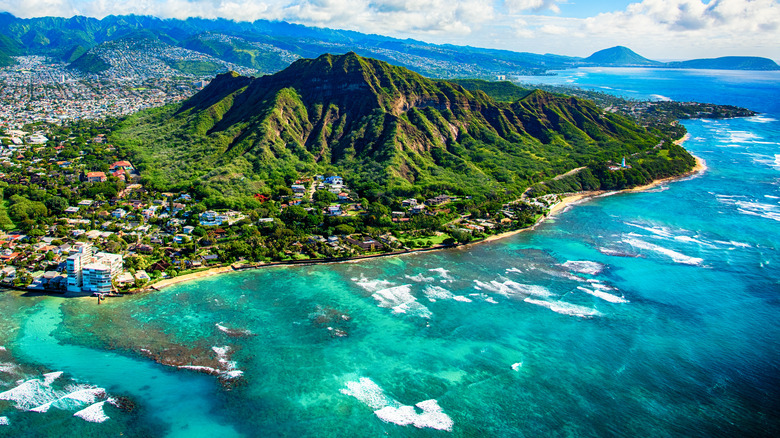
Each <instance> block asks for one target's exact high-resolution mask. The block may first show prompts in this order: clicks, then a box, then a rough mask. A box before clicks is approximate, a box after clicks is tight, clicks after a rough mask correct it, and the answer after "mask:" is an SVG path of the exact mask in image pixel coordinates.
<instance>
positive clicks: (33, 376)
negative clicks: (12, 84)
mask: <svg viewBox="0 0 780 438" xmlns="http://www.w3.org/2000/svg"><path fill="white" fill-rule="evenodd" d="M524 80H527V81H530V82H538V81H545V82H546V83H557V84H570V85H576V86H580V87H583V88H589V89H595V90H600V91H606V92H609V93H614V94H618V95H624V96H629V97H634V98H639V99H664V98H670V99H674V100H697V101H703V102H712V103H721V104H733V105H740V106H745V107H748V108H750V109H753V110H756V111H759V112H760V113H761V114H760V115H758V116H756V117H751V118H744V119H731V120H692V121H685V122H684V124H685V126H686V128H687V129H688V131H689V132H690V134H691V139H690V140H688V141H687V142H686V143H685V147H686V148H687V149H689V150H690V151H691V152H692V153H694V154H695V155H697V156H699V157H701V158H703V159H704V160H705V161H706V163H707V166H708V169H707V171H706V172H704V173H703V174H699V175H696V176H693V177H690V178H686V179H683V180H678V181H674V182H669V183H664V184H662V185H660V186H657V187H655V188H653V189H650V190H648V191H645V192H641V193H618V194H612V195H609V196H602V197H599V198H596V199H592V200H589V201H587V202H583V203H580V204H578V205H573V206H570V207H568V208H567V209H566V210H565V211H564V212H563V213H561V214H559V215H558V216H555V217H553V218H551V219H550V220H547V221H546V222H544V223H542V224H541V225H540V226H538V227H537V228H536V229H535V230H533V231H531V232H525V233H521V234H518V235H514V236H511V237H507V238H505V239H501V240H498V241H494V242H490V243H483V244H478V245H473V246H468V247H465V248H459V249H453V250H445V251H439V252H432V253H421V254H413V255H407V256H401V257H395V258H383V259H373V260H365V261H360V262H359V263H342V264H332V265H318V266H296V267H278V268H269V269H262V270H254V271H245V272H238V273H230V274H225V275H220V276H215V277H209V278H205V279H201V280H197V281H193V282H190V283H185V284H179V285H175V286H172V287H169V288H166V289H164V290H162V291H160V292H153V293H146V294H140V295H135V296H128V297H124V298H119V299H109V300H107V301H104V302H103V303H102V304H100V305H97V304H96V302H95V301H94V300H92V299H63V298H59V297H34V296H24V294H22V293H20V292H16V291H5V292H3V293H1V294H0V345H2V347H1V348H0V435H8V436H62V435H65V434H68V435H70V436H101V437H102V436H114V435H120V434H122V435H123V436H131V437H133V436H139V437H140V436H143V437H146V436H150V437H158V436H159V437H213V436H220V437H233V436H245V437H251V436H295V437H298V436H301V437H306V436H317V437H323V436H365V437H374V436H399V437H407V436H411V437H416V436H426V437H427V436H458V437H461V436H462V437H471V436H491V437H522V436H528V437H536V436H567V437H579V436H685V437H691V436H693V437H697V436H701V437H713V436H723V437H733V436H751V437H753V436H756V437H758V436H766V437H770V436H780V410H779V409H778V406H780V318H779V317H778V315H779V314H780V271H778V267H779V266H780V254H778V246H780V121H778V120H780V73H778V72H726V71H701V70H700V71H696V70H661V69H578V70H570V71H563V72H559V74H558V75H557V76H551V77H541V78H540V77H533V78H524ZM156 360H161V361H164V362H166V363H168V364H169V365H162V364H158V363H157V362H156Z"/></svg>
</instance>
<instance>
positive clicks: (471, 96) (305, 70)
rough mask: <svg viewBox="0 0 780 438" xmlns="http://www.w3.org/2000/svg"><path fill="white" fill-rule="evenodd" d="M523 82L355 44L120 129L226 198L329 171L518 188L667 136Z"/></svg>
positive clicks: (139, 158)
mask: <svg viewBox="0 0 780 438" xmlns="http://www.w3.org/2000/svg"><path fill="white" fill-rule="evenodd" d="M504 87H505V88H507V89H509V90H511V89H510V88H509V87H506V86H505V85H504ZM517 88H519V87H517ZM515 91H516V90H515ZM513 92H514V91H513ZM523 93H525V95H524V96H523V97H522V98H520V99H516V100H514V101H512V102H498V101H496V100H495V99H493V98H491V97H489V96H488V95H487V94H486V93H484V92H482V91H479V90H474V91H470V90H468V89H466V88H464V87H463V86H461V85H458V84H456V83H452V82H448V81H434V80H431V79H427V78H425V77H422V76H420V75H419V74H417V73H414V72H411V71H409V70H406V69H404V68H401V67H397V66H392V65H390V64H387V63H385V62H381V61H376V60H372V59H367V58H362V57H359V56H357V55H355V54H354V53H349V54H346V55H342V56H332V55H323V56H320V57H319V58H317V59H304V60H299V61H296V62H295V63H293V64H292V65H291V66H290V67H289V68H287V69H286V70H284V71H282V72H279V73H277V74H275V75H272V76H264V77H260V78H247V77H240V76H238V75H236V74H224V75H220V76H218V77H217V78H215V79H214V80H213V81H212V82H211V84H209V86H208V87H206V88H205V89H204V90H202V91H201V92H200V93H198V94H197V95H195V96H194V97H192V98H191V99H190V100H188V101H187V102H185V103H184V104H183V105H180V106H169V107H165V108H161V109H155V110H150V111H146V112H142V113H139V114H136V115H134V116H131V117H130V118H128V119H126V120H125V121H124V122H123V123H122V124H121V125H120V126H119V128H118V129H117V130H116V132H115V133H114V134H113V138H112V141H113V142H114V143H115V144H117V145H119V146H120V147H123V148H125V149H126V150H127V151H128V153H130V154H132V156H133V159H134V160H135V161H134V162H137V163H138V167H139V168H140V169H141V173H142V175H143V176H144V178H145V179H146V180H147V182H149V183H151V184H153V185H155V186H157V187H160V188H177V187H178V188H189V189H192V190H196V191H198V192H200V195H201V196H203V197H224V198H231V199H233V198H235V197H241V196H246V195H250V194H252V193H258V192H265V193H267V192H270V191H271V190H272V189H273V187H275V186H277V185H287V184H289V183H291V182H292V181H294V180H295V179H297V178H298V177H299V176H300V175H302V174H312V173H316V172H320V173H321V172H326V171H332V172H336V173H339V174H343V175H344V176H345V178H346V179H347V181H348V182H349V183H350V185H351V186H353V187H355V188H357V189H359V190H361V191H363V192H365V193H368V192H372V191H373V193H376V192H385V193H411V194H413V193H428V192H435V191H439V192H441V191H449V192H451V193H461V194H483V195H485V194H491V193H492V194H493V196H500V197H509V196H519V194H520V193H522V192H523V191H524V190H525V189H526V188H527V187H529V186H531V185H532V184H534V183H537V182H539V181H543V180H546V179H549V178H551V177H553V176H555V175H558V174H560V173H563V172H566V171H568V170H570V169H572V168H575V167H580V166H583V165H588V164H593V163H605V162H608V161H610V160H612V161H617V160H619V159H620V158H621V157H622V156H625V155H632V154H634V155H635V154H640V153H642V152H643V151H649V152H648V153H652V151H653V150H654V149H653V148H654V146H656V145H658V144H659V143H660V141H661V138H659V137H657V136H655V135H653V134H651V133H649V132H647V131H646V130H645V129H644V128H641V127H639V126H637V125H636V124H634V123H633V122H631V121H630V120H628V119H626V118H623V117H621V116H618V115H615V114H611V113H604V112H603V111H602V110H601V109H599V108H598V107H596V106H595V105H594V104H593V103H591V102H589V101H586V100H582V99H576V98H572V97H567V96H562V95H555V94H551V93H547V92H543V91H539V90H536V91H533V92H525V91H523Z"/></svg>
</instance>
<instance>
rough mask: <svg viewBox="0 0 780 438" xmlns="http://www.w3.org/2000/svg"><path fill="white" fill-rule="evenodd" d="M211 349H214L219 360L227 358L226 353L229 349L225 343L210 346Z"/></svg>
mask: <svg viewBox="0 0 780 438" xmlns="http://www.w3.org/2000/svg"><path fill="white" fill-rule="evenodd" d="M211 350H212V351H214V353H217V358H218V359H219V361H220V362H222V361H224V360H227V354H228V352H229V351H230V346H229V345H226V346H224V347H211Z"/></svg>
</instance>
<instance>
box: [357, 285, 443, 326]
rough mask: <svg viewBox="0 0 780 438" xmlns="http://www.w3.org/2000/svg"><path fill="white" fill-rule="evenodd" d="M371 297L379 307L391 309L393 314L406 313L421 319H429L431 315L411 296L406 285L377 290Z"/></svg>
mask: <svg viewBox="0 0 780 438" xmlns="http://www.w3.org/2000/svg"><path fill="white" fill-rule="evenodd" d="M372 296H373V297H374V299H375V300H376V301H377V302H378V305H379V307H384V308H388V309H393V313H408V314H410V315H415V316H419V317H422V318H430V317H431V315H433V314H432V313H431V311H430V310H428V308H427V307H425V306H423V305H422V304H420V303H419V302H418V301H417V299H416V298H415V297H414V296H413V295H412V289H411V287H410V285H408V284H405V285H401V286H395V287H390V288H387V289H382V290H378V291H376V292H375V293H374V294H373V295H372Z"/></svg>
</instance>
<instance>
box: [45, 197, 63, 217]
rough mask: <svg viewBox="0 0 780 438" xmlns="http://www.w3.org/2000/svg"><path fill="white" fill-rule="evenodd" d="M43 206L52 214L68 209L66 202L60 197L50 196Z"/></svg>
mask: <svg viewBox="0 0 780 438" xmlns="http://www.w3.org/2000/svg"><path fill="white" fill-rule="evenodd" d="M44 204H45V205H46V208H48V209H49V210H50V211H51V212H52V213H54V214H59V213H62V212H63V211H65V209H66V208H68V200H67V199H65V198H63V197H61V196H52V197H51V198H49V199H47V200H46V201H45V202H44Z"/></svg>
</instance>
